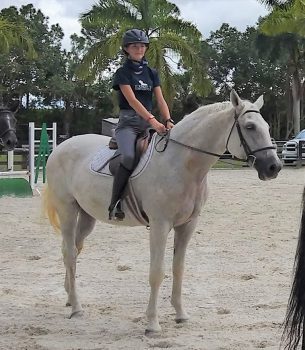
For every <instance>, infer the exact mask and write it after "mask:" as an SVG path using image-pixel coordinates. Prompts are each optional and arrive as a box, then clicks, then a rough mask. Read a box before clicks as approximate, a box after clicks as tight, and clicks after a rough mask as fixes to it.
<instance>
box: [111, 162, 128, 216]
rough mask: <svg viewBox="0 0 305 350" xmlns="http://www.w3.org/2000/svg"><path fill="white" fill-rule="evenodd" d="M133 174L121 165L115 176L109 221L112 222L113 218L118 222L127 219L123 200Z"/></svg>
mask: <svg viewBox="0 0 305 350" xmlns="http://www.w3.org/2000/svg"><path fill="white" fill-rule="evenodd" d="M131 173H132V172H131V171H130V170H128V169H126V168H125V167H124V166H123V165H122V164H120V166H119V168H118V170H117V171H116V173H115V175H114V179H113V187H112V197H111V202H110V206H109V208H108V211H109V220H111V219H112V218H113V216H114V217H115V218H116V219H117V220H123V219H124V218H125V213H124V212H123V211H122V208H121V198H122V194H123V192H124V190H125V187H126V185H127V182H128V179H129V177H130V175H131Z"/></svg>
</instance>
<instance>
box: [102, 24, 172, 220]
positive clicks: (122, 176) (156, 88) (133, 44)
mask: <svg viewBox="0 0 305 350" xmlns="http://www.w3.org/2000/svg"><path fill="white" fill-rule="evenodd" d="M148 46H149V39H148V37H147V35H146V34H145V32H144V31H142V30H139V29H131V30H128V31H127V32H125V34H124V35H123V42H122V49H123V52H124V54H125V55H126V60H125V62H124V64H123V66H122V67H120V68H119V69H118V70H117V71H116V73H115V75H114V80H113V84H112V87H113V89H114V90H116V91H118V98H119V107H120V113H119V122H118V125H117V127H116V129H115V137H116V140H117V144H118V148H119V151H120V153H121V155H122V158H121V163H120V166H119V168H118V170H117V172H116V173H115V176H114V181H113V189H112V198H111V203H110V206H109V208H108V210H109V219H112V217H113V216H114V217H115V218H116V219H117V220H123V219H124V217H125V214H124V212H123V211H122V208H121V202H120V199H121V197H122V194H123V191H124V189H125V186H126V184H127V182H128V179H129V176H130V175H131V173H132V171H133V169H134V160H135V142H136V139H137V136H138V135H139V134H141V133H142V132H143V131H145V130H146V129H147V128H153V129H155V130H156V131H157V132H158V133H164V132H166V130H167V129H171V128H172V127H173V125H174V122H173V120H172V119H171V117H170V112H169V109H168V106H167V103H166V101H165V99H164V97H163V94H162V90H161V87H160V80H159V75H158V73H157V71H156V70H155V69H151V68H150V67H148V65H147V61H146V59H145V53H146V50H147V49H148ZM153 94H154V96H155V98H156V101H157V104H158V108H159V111H160V114H161V116H162V118H163V120H164V124H161V123H160V122H159V121H158V120H157V119H156V118H155V116H154V115H153V114H152V113H151V111H152V97H153Z"/></svg>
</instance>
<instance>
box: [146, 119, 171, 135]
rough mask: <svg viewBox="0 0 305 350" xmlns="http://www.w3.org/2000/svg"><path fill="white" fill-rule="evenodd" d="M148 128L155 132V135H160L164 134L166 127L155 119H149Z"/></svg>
mask: <svg viewBox="0 0 305 350" xmlns="http://www.w3.org/2000/svg"><path fill="white" fill-rule="evenodd" d="M149 124H150V126H151V127H152V128H153V129H155V130H156V131H157V133H159V134H162V133H165V132H166V130H167V129H166V127H165V126H164V125H163V124H162V123H160V122H158V120H157V119H156V118H152V119H149Z"/></svg>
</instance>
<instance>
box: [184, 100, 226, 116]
mask: <svg viewBox="0 0 305 350" xmlns="http://www.w3.org/2000/svg"><path fill="white" fill-rule="evenodd" d="M229 107H232V103H231V102H230V101H225V102H216V103H212V104H209V105H204V106H200V107H199V108H197V109H196V110H195V111H193V112H192V113H190V114H187V115H186V116H184V118H186V117H188V116H190V115H192V116H194V117H195V116H196V114H200V115H201V114H202V113H205V114H210V113H217V112H220V111H223V110H225V109H227V108H229Z"/></svg>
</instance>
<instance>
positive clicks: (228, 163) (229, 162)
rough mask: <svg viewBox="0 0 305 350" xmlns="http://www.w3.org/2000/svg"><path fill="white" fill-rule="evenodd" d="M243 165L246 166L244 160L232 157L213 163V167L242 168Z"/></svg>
mask: <svg viewBox="0 0 305 350" xmlns="http://www.w3.org/2000/svg"><path fill="white" fill-rule="evenodd" d="M245 166H247V165H246V164H245V162H241V161H239V160H233V159H224V160H218V161H217V163H216V164H215V165H213V169H242V168H244V167H245Z"/></svg>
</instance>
